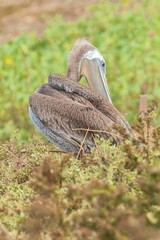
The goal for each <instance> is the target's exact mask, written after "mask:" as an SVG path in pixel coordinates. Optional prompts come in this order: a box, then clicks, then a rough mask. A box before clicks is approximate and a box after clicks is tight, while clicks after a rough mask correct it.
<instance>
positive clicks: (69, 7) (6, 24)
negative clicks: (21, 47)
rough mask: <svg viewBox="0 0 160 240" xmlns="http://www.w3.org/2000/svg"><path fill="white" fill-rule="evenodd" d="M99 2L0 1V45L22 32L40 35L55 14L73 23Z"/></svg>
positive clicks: (81, 0) (62, 0)
mask: <svg viewBox="0 0 160 240" xmlns="http://www.w3.org/2000/svg"><path fill="white" fill-rule="evenodd" d="M98 1H99V0H0V44H2V43H4V42H6V41H9V40H11V39H12V38H14V37H15V36H17V35H19V34H21V33H23V32H33V31H35V32H36V33H37V34H41V33H42V32H43V29H44V28H45V27H46V25H47V23H48V22H49V20H50V19H52V18H53V16H54V15H55V14H60V13H61V14H63V16H64V19H66V20H71V21H74V20H76V19H77V18H78V17H79V16H81V15H83V14H84V8H85V7H86V6H89V5H91V4H94V3H96V2H98Z"/></svg>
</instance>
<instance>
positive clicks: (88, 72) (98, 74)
mask: <svg viewBox="0 0 160 240" xmlns="http://www.w3.org/2000/svg"><path fill="white" fill-rule="evenodd" d="M81 75H84V76H85V77H86V79H87V81H88V84H89V87H90V88H91V89H92V90H93V91H95V92H97V93H98V94H100V95H101V96H103V97H105V98H106V99H107V100H108V101H109V102H110V103H112V101H111V97H110V93H109V89H108V85H107V81H106V76H105V72H104V71H103V69H102V68H101V67H100V66H99V65H98V63H97V61H96V59H93V60H88V59H83V61H82V64H81Z"/></svg>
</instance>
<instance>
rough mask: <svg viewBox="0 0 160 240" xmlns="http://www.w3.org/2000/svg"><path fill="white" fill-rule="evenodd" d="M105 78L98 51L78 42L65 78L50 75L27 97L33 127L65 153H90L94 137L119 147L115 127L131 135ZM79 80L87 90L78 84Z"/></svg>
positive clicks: (102, 60)
mask: <svg viewBox="0 0 160 240" xmlns="http://www.w3.org/2000/svg"><path fill="white" fill-rule="evenodd" d="M105 75H106V66H105V61H104V59H103V57H102V55H101V54H100V52H99V51H98V49H96V48H95V47H94V46H93V45H92V44H91V43H90V42H88V41H87V40H86V39H79V40H77V41H76V43H75V44H74V46H73V48H72V50H71V53H70V55H69V58H68V69H67V76H62V75H59V74H52V75H49V78H48V83H45V84H43V85H42V86H40V87H39V88H38V89H37V90H36V92H35V93H33V94H32V95H31V96H30V98H29V114H30V118H31V120H32V122H33V124H34V125H35V126H36V127H37V128H38V129H39V130H40V131H41V133H42V134H43V135H44V136H45V137H46V138H47V139H48V140H49V141H51V142H52V143H53V144H54V145H56V146H58V147H59V148H60V149H62V150H63V151H64V152H75V153H78V152H79V149H80V147H82V145H83V150H84V151H85V152H89V151H90V148H91V147H95V142H94V137H93V136H94V134H98V135H99V136H100V137H103V138H105V139H110V140H111V142H112V143H118V142H119V141H120V134H119V131H118V130H116V128H115V127H114V125H117V126H119V127H121V128H122V129H124V130H125V132H126V133H127V134H128V135H130V136H131V135H132V133H131V128H130V126H129V124H128V123H127V121H126V120H125V118H124V117H123V115H122V114H121V113H120V112H119V111H118V110H117V109H116V108H115V107H114V106H113V104H112V101H111V98H110V94H109V90H108V86H107V81H106V77H105ZM82 76H85V77H86V79H87V81H88V84H89V87H90V89H89V88H86V87H84V86H82V85H81V84H80V83H79V81H80V79H81V77H82ZM86 133H87V134H86ZM82 143H83V144H82Z"/></svg>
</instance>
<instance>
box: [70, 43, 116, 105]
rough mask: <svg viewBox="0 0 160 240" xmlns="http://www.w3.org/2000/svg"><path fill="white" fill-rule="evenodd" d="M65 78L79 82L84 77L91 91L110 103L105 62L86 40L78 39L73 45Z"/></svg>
mask: <svg viewBox="0 0 160 240" xmlns="http://www.w3.org/2000/svg"><path fill="white" fill-rule="evenodd" d="M67 76H68V77H70V79H72V80H74V81H80V79H81V77H82V76H84V77H85V78H86V79H87V81H88V84H89V87H90V88H91V89H92V90H93V91H95V92H97V93H98V94H100V95H102V96H103V97H105V98H106V99H107V100H108V101H109V102H110V103H112V101H111V98H110V93H109V89H108V85H107V80H106V63H105V60H104V58H103V56H102V55H101V53H100V52H99V51H98V49H97V48H95V47H94V46H93V45H92V44H91V43H90V42H88V41H87V40H86V39H79V40H77V41H76V43H75V44H74V46H73V48H72V50H71V53H70V56H69V59H68V71H67Z"/></svg>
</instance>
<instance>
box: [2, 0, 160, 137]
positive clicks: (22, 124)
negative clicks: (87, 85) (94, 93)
mask: <svg viewBox="0 0 160 240" xmlns="http://www.w3.org/2000/svg"><path fill="white" fill-rule="evenodd" d="M159 26H160V2H159V0H155V1H149V0H145V1H101V2H100V3H97V4H96V5H94V6H92V7H90V8H89V10H88V11H87V14H85V17H83V16H82V17H81V18H80V19H79V20H77V21H74V22H71V21H65V20H64V19H63V17H62V16H60V15H57V16H56V17H54V18H53V20H52V21H51V23H50V24H49V26H48V27H47V29H46V30H45V31H44V34H43V36H42V37H41V38H38V37H37V36H36V35H34V34H25V35H21V36H19V37H17V38H15V39H14V40H12V41H10V42H8V43H4V44H2V45H1V46H0V139H1V140H2V141H4V140H7V139H8V138H9V137H10V136H11V135H13V134H14V132H15V131H16V130H18V138H19V140H22V139H23V140H27V139H28V137H31V136H32V134H33V133H34V132H35V129H34V127H33V125H32V123H31V121H30V119H29V115H28V98H29V96H30V94H32V93H33V92H34V91H35V90H36V88H37V87H39V86H40V85H41V84H43V83H44V82H47V78H48V75H49V74H51V73H60V74H66V64H67V57H68V54H69V51H70V49H71V47H72V45H73V43H74V42H75V40H76V39H77V38H81V37H87V38H88V39H89V40H90V41H91V42H92V44H94V45H95V46H96V47H97V48H98V49H99V50H100V52H101V53H102V55H103V56H104V59H105V60H106V63H107V79H108V84H109V89H110V93H111V97H112V100H113V103H114V105H115V106H116V107H117V108H118V109H119V110H120V111H121V112H122V113H123V114H124V115H125V116H126V118H127V119H128V120H129V121H130V122H131V124H132V123H134V122H135V121H136V119H137V114H138V99H139V95H140V94H147V95H148V97H149V99H150V100H151V101H153V100H154V101H156V102H158V100H159V96H160V51H159V47H160V27H159ZM36 134H37V133H36Z"/></svg>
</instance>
